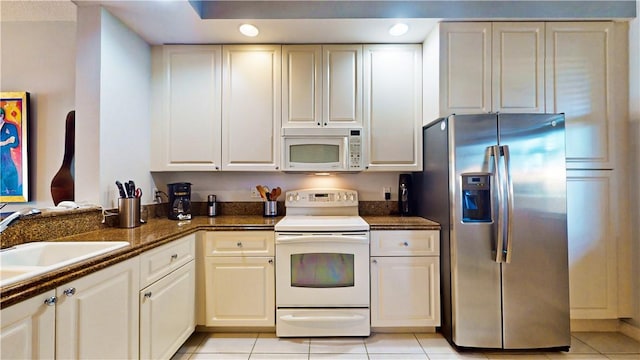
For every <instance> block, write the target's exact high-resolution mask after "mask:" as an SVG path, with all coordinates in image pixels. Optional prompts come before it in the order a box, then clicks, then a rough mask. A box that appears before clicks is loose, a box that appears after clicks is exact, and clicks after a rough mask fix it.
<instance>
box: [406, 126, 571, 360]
mask: <svg viewBox="0 0 640 360" xmlns="http://www.w3.org/2000/svg"><path fill="white" fill-rule="evenodd" d="M423 132H424V133H423V136H424V153H423V156H424V158H423V159H424V166H423V169H424V170H423V171H422V172H421V173H415V174H414V175H415V176H414V177H415V179H414V186H415V187H416V194H417V198H416V200H417V201H416V207H417V211H418V214H419V215H420V216H423V217H426V218H429V219H432V220H435V221H437V222H439V223H440V224H441V225H442V230H441V286H442V288H441V290H442V327H441V331H442V332H443V334H444V336H445V337H446V338H447V339H448V340H449V341H450V342H451V343H452V344H454V345H456V346H458V347H462V348H465V347H469V348H496V349H542V348H545V349H547V348H557V349H563V350H567V349H568V347H569V346H570V345H571V335H570V329H569V274H568V249H567V214H566V209H567V207H566V171H565V133H564V115H563V114H479V115H451V116H449V117H446V118H442V119H438V120H436V121H434V122H432V123H431V124H429V125H427V126H425V127H424V129H423Z"/></svg>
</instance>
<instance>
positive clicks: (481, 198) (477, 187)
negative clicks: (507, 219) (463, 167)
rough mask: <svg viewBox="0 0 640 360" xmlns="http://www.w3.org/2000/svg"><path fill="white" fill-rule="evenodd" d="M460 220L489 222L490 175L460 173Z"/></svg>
mask: <svg viewBox="0 0 640 360" xmlns="http://www.w3.org/2000/svg"><path fill="white" fill-rule="evenodd" d="M461 176H462V222H468V223H474V222H475V223H477V222H491V191H490V189H491V184H490V181H491V176H490V174H488V173H469V174H462V175H461Z"/></svg>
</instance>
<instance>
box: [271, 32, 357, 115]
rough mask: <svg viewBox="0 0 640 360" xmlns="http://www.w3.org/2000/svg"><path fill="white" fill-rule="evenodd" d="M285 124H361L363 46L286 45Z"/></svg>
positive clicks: (284, 81)
mask: <svg viewBox="0 0 640 360" xmlns="http://www.w3.org/2000/svg"><path fill="white" fill-rule="evenodd" d="M282 68H283V73H282V79H283V80H282V83H283V88H282V94H283V96H282V100H283V103H282V127H285V128H293V127H354V126H356V127H357V126H361V125H362V45H285V46H283V49H282Z"/></svg>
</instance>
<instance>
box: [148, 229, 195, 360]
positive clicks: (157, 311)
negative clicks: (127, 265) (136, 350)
mask: <svg viewBox="0 0 640 360" xmlns="http://www.w3.org/2000/svg"><path fill="white" fill-rule="evenodd" d="M195 237H196V235H195V234H192V235H188V236H186V237H184V238H183V239H179V240H176V241H173V242H170V243H168V244H165V245H163V246H160V247H158V248H156V249H153V250H150V251H148V252H145V253H143V254H142V255H141V256H140V279H141V280H140V282H141V287H143V289H142V290H140V293H139V302H140V358H141V359H169V358H171V356H172V355H173V354H174V353H175V352H176V351H177V350H178V349H179V348H180V346H182V344H183V343H184V342H185V341H186V340H187V339H188V338H189V336H190V335H191V334H192V333H193V331H194V330H195V291H196V290H195V261H194V259H195Z"/></svg>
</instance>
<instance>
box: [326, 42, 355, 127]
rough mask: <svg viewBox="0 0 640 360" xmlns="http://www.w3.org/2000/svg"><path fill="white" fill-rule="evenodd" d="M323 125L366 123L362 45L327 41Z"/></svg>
mask: <svg viewBox="0 0 640 360" xmlns="http://www.w3.org/2000/svg"><path fill="white" fill-rule="evenodd" d="M322 55H323V68H324V71H323V76H322V87H323V109H324V110H323V112H322V119H323V121H322V125H323V126H329V127H354V126H356V127H357V126H362V71H363V70H362V45H323V46H322Z"/></svg>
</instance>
